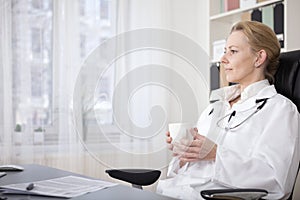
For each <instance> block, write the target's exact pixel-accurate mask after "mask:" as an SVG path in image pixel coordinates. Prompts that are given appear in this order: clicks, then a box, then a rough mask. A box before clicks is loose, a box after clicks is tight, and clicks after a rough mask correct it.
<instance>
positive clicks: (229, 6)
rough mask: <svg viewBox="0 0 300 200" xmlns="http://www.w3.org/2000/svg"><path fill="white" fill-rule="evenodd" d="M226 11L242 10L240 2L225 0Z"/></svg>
mask: <svg viewBox="0 0 300 200" xmlns="http://www.w3.org/2000/svg"><path fill="white" fill-rule="evenodd" d="M222 4H223V5H224V11H225V12H227V11H231V10H234V9H238V8H240V0H223V1H222Z"/></svg>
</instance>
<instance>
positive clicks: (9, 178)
mask: <svg viewBox="0 0 300 200" xmlns="http://www.w3.org/2000/svg"><path fill="white" fill-rule="evenodd" d="M23 167H24V168H25V169H24V171H22V172H7V175H6V176H4V177H2V178H0V186H3V185H7V184H13V183H22V182H34V181H41V180H45V179H52V178H59V177H63V176H68V175H75V176H81V177H85V176H83V175H79V174H75V173H72V172H68V171H63V170H59V169H55V168H51V167H46V166H41V165H34V164H33V165H24V166H23ZM88 178H89V177H88ZM5 196H6V197H8V200H14V199H15V200H21V199H22V200H26V199H28V200H29V199H30V200H31V199H41V200H54V199H59V200H62V198H54V197H42V196H30V195H5ZM72 199H76V200H97V199H104V200H106V199H109V200H121V199H130V200H141V199H143V200H144V199H145V200H152V199H153V200H170V199H172V198H169V197H165V196H162V195H158V194H156V193H153V192H149V191H145V190H139V189H135V188H131V187H129V186H125V185H117V186H113V187H110V188H106V189H103V190H99V191H96V192H92V193H88V194H85V195H82V196H79V197H75V198H72Z"/></svg>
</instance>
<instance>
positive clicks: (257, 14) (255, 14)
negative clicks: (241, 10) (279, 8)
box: [251, 9, 262, 22]
mask: <svg viewBox="0 0 300 200" xmlns="http://www.w3.org/2000/svg"><path fill="white" fill-rule="evenodd" d="M251 20H252V21H258V22H262V13H261V10H260V9H255V10H253V11H252V13H251Z"/></svg>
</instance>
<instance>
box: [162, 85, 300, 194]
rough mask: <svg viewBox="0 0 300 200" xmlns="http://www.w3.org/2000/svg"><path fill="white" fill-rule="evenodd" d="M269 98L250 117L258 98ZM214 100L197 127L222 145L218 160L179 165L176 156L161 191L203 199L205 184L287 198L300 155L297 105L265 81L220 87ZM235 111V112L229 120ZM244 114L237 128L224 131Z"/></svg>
mask: <svg viewBox="0 0 300 200" xmlns="http://www.w3.org/2000/svg"><path fill="white" fill-rule="evenodd" d="M238 95H241V100H240V101H239V102H237V103H235V104H234V105H233V107H232V108H231V107H230V105H229V100H231V99H234V98H235V97H236V96H238ZM265 98H268V100H267V102H266V104H265V105H264V106H263V107H262V109H261V110H259V111H257V113H255V114H253V115H252V116H251V117H249V116H250V115H251V114H252V113H253V112H254V111H255V110H256V109H257V107H258V106H259V105H261V104H262V103H263V102H259V103H256V100H257V99H265ZM211 99H212V100H216V99H219V101H217V102H215V103H212V104H211V105H209V106H208V108H207V109H206V110H205V111H204V112H203V113H202V115H201V116H200V118H199V120H198V123H197V128H198V132H199V134H202V135H205V136H207V137H208V138H210V139H211V140H213V141H214V142H215V143H216V144H217V145H218V147H217V155H216V160H215V161H198V162H193V163H187V164H186V165H185V166H183V167H182V168H179V160H178V158H176V157H175V158H173V159H172V161H171V163H170V165H169V168H168V174H167V178H166V179H165V180H160V181H159V183H158V187H157V192H158V193H161V194H163V195H167V196H172V197H175V198H179V199H202V198H201V195H200V191H201V190H204V189H216V188H261V189H266V190H267V191H268V192H269V195H268V196H267V199H285V198H287V197H288V196H289V194H290V193H291V191H292V188H293V184H294V181H295V179H294V178H295V176H296V173H297V170H298V163H299V160H300V157H299V156H300V152H299V126H300V118H299V113H298V111H297V108H296V106H295V105H294V104H293V103H292V102H291V101H290V100H289V99H287V98H285V97H284V96H282V95H280V94H278V93H277V92H276V90H275V88H274V86H273V85H269V83H268V81H267V80H263V81H260V82H257V83H254V84H252V85H250V86H248V87H247V88H245V89H244V91H243V92H242V93H241V94H240V92H239V85H234V86H229V87H225V88H221V89H218V90H216V91H214V92H213V93H212V95H211ZM233 111H236V115H235V116H232V117H231V120H230V121H229V123H228V119H229V115H230V113H232V112H233ZM227 114H229V115H227ZM224 116H226V117H224ZM247 117H249V118H248V119H246V118H247ZM245 119H246V121H244V122H243V123H241V124H240V125H239V126H237V127H236V128H233V129H230V130H225V127H226V126H230V127H234V126H236V125H238V124H239V123H240V122H242V121H243V120H245ZM217 122H218V124H216V123H217Z"/></svg>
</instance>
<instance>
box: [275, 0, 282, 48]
mask: <svg viewBox="0 0 300 200" xmlns="http://www.w3.org/2000/svg"><path fill="white" fill-rule="evenodd" d="M274 32H275V33H276V35H277V38H278V40H279V43H280V45H281V48H284V37H283V36H284V5H283V3H279V4H276V5H275V7H274Z"/></svg>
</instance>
